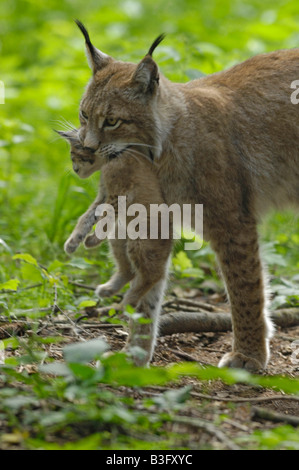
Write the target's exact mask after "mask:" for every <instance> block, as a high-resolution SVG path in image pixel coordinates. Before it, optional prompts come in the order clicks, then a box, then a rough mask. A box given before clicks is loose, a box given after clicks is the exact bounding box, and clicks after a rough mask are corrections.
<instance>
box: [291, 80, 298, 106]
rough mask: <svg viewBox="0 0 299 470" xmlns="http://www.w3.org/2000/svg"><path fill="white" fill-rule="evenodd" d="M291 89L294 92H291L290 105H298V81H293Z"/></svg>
mask: <svg viewBox="0 0 299 470" xmlns="http://www.w3.org/2000/svg"><path fill="white" fill-rule="evenodd" d="M291 88H293V89H295V91H293V93H292V94H291V102H292V104H298V103H299V98H298V95H299V80H294V81H293V82H292V83H291Z"/></svg>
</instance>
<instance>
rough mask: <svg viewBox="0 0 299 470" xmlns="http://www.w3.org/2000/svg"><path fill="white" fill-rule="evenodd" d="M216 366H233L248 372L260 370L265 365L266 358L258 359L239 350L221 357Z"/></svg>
mask: <svg viewBox="0 0 299 470" xmlns="http://www.w3.org/2000/svg"><path fill="white" fill-rule="evenodd" d="M218 367H233V368H236V369H246V370H248V371H249V372H260V371H261V370H263V369H264V368H265V367H266V360H263V361H259V360H257V359H255V358H253V357H248V356H245V354H242V353H240V352H230V353H227V354H225V355H224V356H223V357H222V359H221V360H220V362H219V364H218Z"/></svg>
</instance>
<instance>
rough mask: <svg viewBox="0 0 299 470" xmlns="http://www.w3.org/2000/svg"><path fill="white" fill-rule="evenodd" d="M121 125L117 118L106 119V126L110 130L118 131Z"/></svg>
mask: <svg viewBox="0 0 299 470" xmlns="http://www.w3.org/2000/svg"><path fill="white" fill-rule="evenodd" d="M120 123H121V120H120V119H117V118H107V119H105V123H104V126H105V127H108V128H110V129H116V128H117V127H118V126H119V125H120Z"/></svg>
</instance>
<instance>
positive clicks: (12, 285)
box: [0, 279, 20, 291]
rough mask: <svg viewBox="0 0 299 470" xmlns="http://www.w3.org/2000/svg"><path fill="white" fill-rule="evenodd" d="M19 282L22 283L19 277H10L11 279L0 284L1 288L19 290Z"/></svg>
mask: <svg viewBox="0 0 299 470" xmlns="http://www.w3.org/2000/svg"><path fill="white" fill-rule="evenodd" d="M19 284H20V281H19V280H18V279H10V280H9V281H7V282H4V283H3V284H0V290H13V291H16V290H18V285H19Z"/></svg>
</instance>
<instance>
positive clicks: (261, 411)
mask: <svg viewBox="0 0 299 470" xmlns="http://www.w3.org/2000/svg"><path fill="white" fill-rule="evenodd" d="M251 417H252V419H257V420H260V419H263V420H264V419H265V420H267V421H272V422H274V423H287V424H291V425H292V426H299V417H298V416H289V415H285V414H282V413H276V412H275V411H272V410H268V409H267V408H260V407H256V406H254V407H252V410H251Z"/></svg>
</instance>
